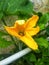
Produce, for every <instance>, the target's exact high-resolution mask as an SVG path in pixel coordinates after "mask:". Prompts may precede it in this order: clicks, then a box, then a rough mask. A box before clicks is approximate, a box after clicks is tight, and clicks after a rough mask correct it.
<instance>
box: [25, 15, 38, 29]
mask: <svg viewBox="0 0 49 65" xmlns="http://www.w3.org/2000/svg"><path fill="white" fill-rule="evenodd" d="M38 19H39V17H38V16H37V15H33V16H32V17H31V18H29V19H28V20H27V21H26V23H25V25H26V29H28V28H32V27H34V26H35V25H36V23H37V21H38Z"/></svg>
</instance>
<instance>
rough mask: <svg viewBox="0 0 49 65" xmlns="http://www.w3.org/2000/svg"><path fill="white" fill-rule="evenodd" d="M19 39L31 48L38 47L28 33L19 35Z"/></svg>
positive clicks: (35, 48)
mask: <svg viewBox="0 0 49 65" xmlns="http://www.w3.org/2000/svg"><path fill="white" fill-rule="evenodd" d="M20 40H22V41H23V42H24V43H25V44H26V45H27V46H28V47H30V48H31V49H33V50H37V49H38V45H37V43H36V42H35V41H34V39H33V38H32V37H31V36H29V35H28V33H27V34H26V35H25V36H23V37H21V38H20Z"/></svg>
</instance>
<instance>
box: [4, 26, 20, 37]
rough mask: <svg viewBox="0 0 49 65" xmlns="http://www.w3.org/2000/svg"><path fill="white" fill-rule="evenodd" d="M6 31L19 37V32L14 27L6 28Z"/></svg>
mask: <svg viewBox="0 0 49 65" xmlns="http://www.w3.org/2000/svg"><path fill="white" fill-rule="evenodd" d="M5 29H6V31H7V32H8V33H9V34H10V35H12V36H15V37H19V35H18V34H17V30H16V29H15V28H14V27H8V26H5Z"/></svg>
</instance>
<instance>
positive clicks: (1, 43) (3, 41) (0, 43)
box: [0, 31, 13, 48]
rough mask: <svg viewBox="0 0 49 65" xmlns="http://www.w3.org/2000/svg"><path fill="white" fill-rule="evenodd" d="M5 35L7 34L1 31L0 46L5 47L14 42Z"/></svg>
mask: <svg viewBox="0 0 49 65" xmlns="http://www.w3.org/2000/svg"><path fill="white" fill-rule="evenodd" d="M4 36H7V34H6V33H4V32H1V31H0V48H5V47H8V46H9V45H11V44H13V43H12V41H11V40H10V41H8V40H6V39H5V38H3V37H4Z"/></svg>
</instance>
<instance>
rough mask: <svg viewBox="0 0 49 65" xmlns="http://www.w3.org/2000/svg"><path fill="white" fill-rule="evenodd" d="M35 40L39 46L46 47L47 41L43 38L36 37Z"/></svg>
mask: <svg viewBox="0 0 49 65" xmlns="http://www.w3.org/2000/svg"><path fill="white" fill-rule="evenodd" d="M35 40H36V42H37V43H38V45H39V46H41V47H45V48H48V44H49V43H48V41H47V40H46V39H45V38H42V37H41V38H36V39H35Z"/></svg>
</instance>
